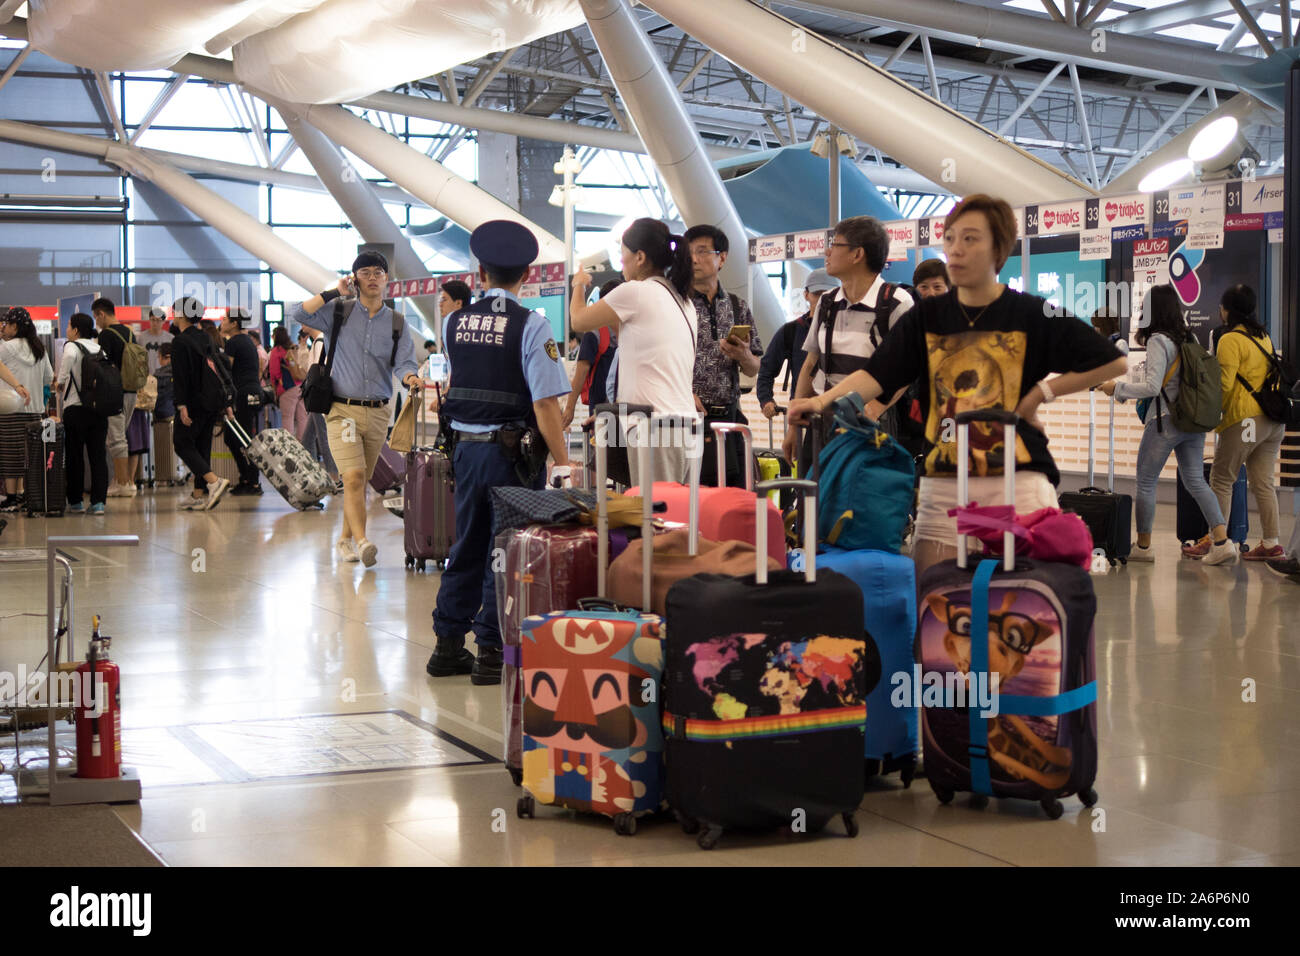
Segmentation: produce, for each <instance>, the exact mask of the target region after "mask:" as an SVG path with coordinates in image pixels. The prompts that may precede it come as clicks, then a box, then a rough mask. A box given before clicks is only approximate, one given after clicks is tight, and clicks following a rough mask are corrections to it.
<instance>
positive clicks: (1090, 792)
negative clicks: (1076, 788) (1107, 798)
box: [1079, 787, 1097, 807]
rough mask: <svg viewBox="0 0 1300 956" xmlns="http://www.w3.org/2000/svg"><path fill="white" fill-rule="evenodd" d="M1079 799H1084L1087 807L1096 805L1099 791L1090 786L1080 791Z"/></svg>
mask: <svg viewBox="0 0 1300 956" xmlns="http://www.w3.org/2000/svg"><path fill="white" fill-rule="evenodd" d="M1079 799H1080V800H1082V801H1083V805H1084V806H1085V807H1091V806H1095V805H1096V803H1097V791H1096V790H1094V789H1092V787H1089V788H1088V789H1087V790H1084V791H1081V792H1080V793H1079Z"/></svg>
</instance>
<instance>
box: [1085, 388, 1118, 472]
mask: <svg viewBox="0 0 1300 956" xmlns="http://www.w3.org/2000/svg"><path fill="white" fill-rule="evenodd" d="M1096 458H1097V387H1096V386H1095V385H1094V386H1093V387H1092V388H1090V389H1088V487H1086V488H1084V489H1083V490H1084V491H1100V490H1101V489H1099V488H1098V487H1097V480H1096V478H1095V467H1094V462H1095V461H1096ZM1106 490H1107V491H1108V492H1110V493H1111V494H1112V495H1113V494H1114V493H1115V399H1114V398H1113V397H1112V398H1111V400H1110V455H1109V458H1108V460H1107V463H1106Z"/></svg>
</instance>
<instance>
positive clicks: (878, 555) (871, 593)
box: [817, 545, 920, 787]
mask: <svg viewBox="0 0 1300 956" xmlns="http://www.w3.org/2000/svg"><path fill="white" fill-rule="evenodd" d="M817 566H818V567H819V568H820V569H821V570H822V571H823V572H825V571H838V572H839V573H840V574H842V575H844V576H845V577H846V578H848V579H849V580H851V581H852V582H853V583H854V584H856V585H857V586H858V590H860V591H861V592H862V611H863V621H864V623H865V625H866V628H865V629H866V634H867V637H868V638H870V640H871V642H872V643H874V644H875V648H876V652H877V653H878V654H879V655H880V669H881V678H880V682H879V683H878V684H876V686H875V688H874V689H873V690H872V691H871V692H870V693H869V694H867V732H866V740H865V741H864V744H865V747H864V758H865V764H864V767H865V771H866V777H867V779H870V778H871V777H874V776H876V775H878V774H888V773H898V774H899V778H900V779H901V780H902V782H903V786H904V787H910V786H911V785H912V779H913V778H914V777H915V776H916V755H917V751H918V749H919V748H918V746H917V737H918V734H919V720H920V717H919V714H918V713H917V707H916V705H915V703H914V702H913V700H912V697H911V695H906V696H904V695H902V694H900V693H899V687H900V686H902V685H903V684H904V683H905V682H906V681H910V680H911V676H912V663H913V661H914V660H915V658H916V648H915V641H916V565H915V564H914V563H913V562H912V559H911V558H909V557H905V556H903V555H901V554H891V553H890V552H888V551H845V550H844V549H842V548H836V547H831V546H829V545H827V546H823V548H822V549H821V551H819V552H818V554H817Z"/></svg>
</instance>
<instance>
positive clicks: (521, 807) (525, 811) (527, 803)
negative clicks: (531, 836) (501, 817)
mask: <svg viewBox="0 0 1300 956" xmlns="http://www.w3.org/2000/svg"><path fill="white" fill-rule="evenodd" d="M536 810H537V803H536V801H534V800H533V798H532V797H531V796H529V795H528V794H524V795H523V796H522V797H520V798H519V802H518V803H516V804H515V813H516V814H518V816H519V819H521V820H522V819H524V818H525V817H528V818H531V817H533V816H536Z"/></svg>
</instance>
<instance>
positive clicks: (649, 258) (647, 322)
mask: <svg viewBox="0 0 1300 956" xmlns="http://www.w3.org/2000/svg"><path fill="white" fill-rule="evenodd" d="M622 252H623V278H624V279H626V280H627V281H626V282H624V283H623V284H622V285H620V286H619V287H618V288H616V289H614V290H613V291H611V292H610V293H609V295H607V296H604V297H603V298H602V299H600V301H598V302H596V303H595V304H594V305H587V304H586V302H587V293H588V292H589V290H590V288H591V275H590V274H589V273H588V272H587V270H586V269H579V270H578V272H577V274H576V275H574V277H573V295H572V297H571V298H570V307H569V319H570V323H571V325H572V328H573V330H574V331H575V332H594V331H595V330H596V329H600V328H604V327H608V328H610V329H611V330H612V331H613V332H614V333H615V334H616V335H617V336H618V350H619V362H618V367H619V372H618V396H617V400H618V401H619V402H626V403H629V404H635V405H649V406H650V407H651V408H653V409H654V410H655V414H656V415H674V416H681V417H682V418H683V419H687V418H690V419H694V417H695V392H694V389H693V387H692V386H693V379H694V375H695V307H694V306H693V305H692V304H691V302H690V299H689V297H688V294H689V291H690V286H691V277H692V272H693V269H692V264H691V253H690V249H689V248H688V247H687V245H686V241H685V240H684V239H683V238H682V237H681V236H674V235H673V234H672V233H671V232H670V231H669V229H668V227H667V226H665V225H664V224H663V223H662V222H659V221H658V220H655V219H638V220H636V221H635V222H634V223H632V225H631V226H629V227H628V229H627V231H626V232H624V233H623V243H622ZM634 439H635V431H633V432H632V433H630V434H629V436H628V445H629V453H628V457H629V459H630V461H629V464H630V466H631V468H630V470H631V473H632V482H633V484H638V485H639V484H640V483H641V479H640V475H639V467H638V462H637V454H636V452H635V450H634V449H633V448H632V447H631V446H632V444H633V441H634ZM654 444H655V447H654V449H653V451H654V454H653V458H654V465H653V468H654V477H655V479H657V480H659V481H685V480H686V478H687V471H686V462H687V445H688V444H689V442H688V440H687V434H686V432H685V431H684V430H682V429H673V430H666V429H659V430H657V431H656V433H655V437H654Z"/></svg>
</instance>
